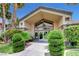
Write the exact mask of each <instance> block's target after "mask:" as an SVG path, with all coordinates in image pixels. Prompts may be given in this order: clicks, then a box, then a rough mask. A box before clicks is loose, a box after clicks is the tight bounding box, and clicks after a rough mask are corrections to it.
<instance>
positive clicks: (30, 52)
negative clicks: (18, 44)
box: [7, 41, 48, 56]
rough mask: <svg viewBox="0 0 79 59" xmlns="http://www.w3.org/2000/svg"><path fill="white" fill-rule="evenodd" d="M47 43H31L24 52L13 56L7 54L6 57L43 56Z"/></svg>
mask: <svg viewBox="0 0 79 59" xmlns="http://www.w3.org/2000/svg"><path fill="white" fill-rule="evenodd" d="M47 45H48V43H47V42H46V41H37V42H33V43H32V45H30V46H29V47H27V48H26V49H25V50H24V51H22V52H19V53H14V54H7V55H8V56H44V55H45V51H46V50H47V49H46V48H47Z"/></svg>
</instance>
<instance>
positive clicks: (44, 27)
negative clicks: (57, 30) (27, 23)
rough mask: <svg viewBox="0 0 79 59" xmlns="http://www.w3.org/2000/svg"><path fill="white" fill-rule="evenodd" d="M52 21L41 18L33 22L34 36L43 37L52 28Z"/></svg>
mask: <svg viewBox="0 0 79 59" xmlns="http://www.w3.org/2000/svg"><path fill="white" fill-rule="evenodd" d="M53 28H54V27H53V22H52V21H49V20H45V19H42V20H40V21H39V22H37V23H36V24H35V38H36V39H44V37H45V35H46V34H47V33H48V32H49V31H50V30H52V29H53Z"/></svg>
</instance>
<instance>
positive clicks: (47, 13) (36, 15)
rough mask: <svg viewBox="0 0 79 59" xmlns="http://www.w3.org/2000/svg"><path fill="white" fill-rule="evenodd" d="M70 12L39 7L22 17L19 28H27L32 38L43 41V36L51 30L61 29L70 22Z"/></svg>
mask: <svg viewBox="0 0 79 59" xmlns="http://www.w3.org/2000/svg"><path fill="white" fill-rule="evenodd" d="M71 18H72V12H70V11H65V10H60V9H52V8H47V7H39V8H37V9H36V10H34V11H33V12H31V13H29V14H28V15H26V16H24V17H23V18H22V19H21V21H20V23H19V27H20V28H24V27H25V28H27V31H28V32H29V33H30V34H31V35H32V37H33V38H38V39H43V38H44V35H45V34H46V33H48V32H49V31H50V30H53V29H62V28H64V25H65V24H68V23H70V22H71V21H72V20H71Z"/></svg>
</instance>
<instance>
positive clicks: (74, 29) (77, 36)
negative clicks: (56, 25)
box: [64, 26, 79, 47]
mask: <svg viewBox="0 0 79 59" xmlns="http://www.w3.org/2000/svg"><path fill="white" fill-rule="evenodd" d="M64 33H65V37H66V39H67V41H69V42H70V43H71V46H72V47H76V46H77V45H79V44H78V43H79V26H69V27H67V28H66V29H65V30H64Z"/></svg>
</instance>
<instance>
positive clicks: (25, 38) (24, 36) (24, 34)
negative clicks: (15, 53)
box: [21, 31, 31, 41]
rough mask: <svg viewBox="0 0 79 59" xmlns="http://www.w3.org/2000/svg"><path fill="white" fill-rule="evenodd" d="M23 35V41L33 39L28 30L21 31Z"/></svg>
mask: <svg viewBox="0 0 79 59" xmlns="http://www.w3.org/2000/svg"><path fill="white" fill-rule="evenodd" d="M21 35H22V37H23V41H28V40H30V39H31V37H30V35H29V33H28V32H25V31H23V32H22V33H21Z"/></svg>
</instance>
